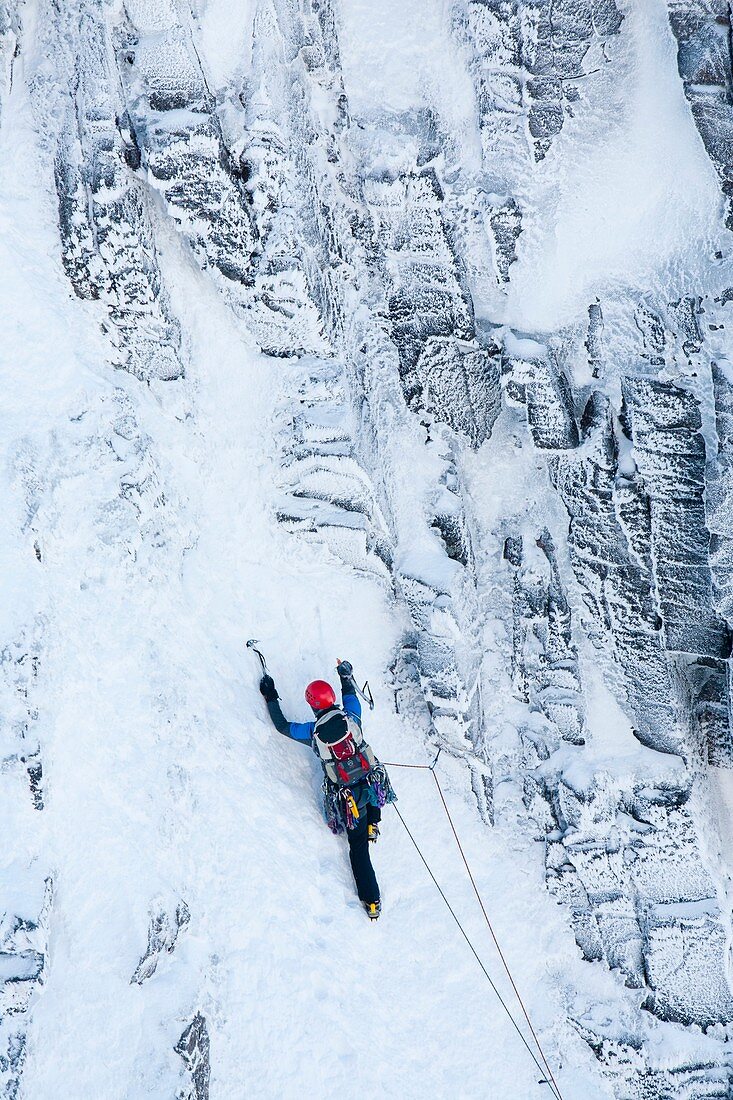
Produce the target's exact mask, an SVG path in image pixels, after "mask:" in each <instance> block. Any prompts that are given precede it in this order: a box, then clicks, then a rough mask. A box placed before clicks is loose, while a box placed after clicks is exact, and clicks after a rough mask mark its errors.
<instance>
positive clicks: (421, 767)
mask: <svg viewBox="0 0 733 1100" xmlns="http://www.w3.org/2000/svg"><path fill="white" fill-rule="evenodd" d="M440 751H441V750H440V749H438V754H437V756H436V757H435V760H433V763H432V764H395V763H386V764H385V766H386V767H388V768H411V769H413V770H415V771H429V772H432V774H433V779H434V780H435V785H436V787H437V788H438V794H439V795H440V800H441V802H442V803H443V809H444V810H445V814H446V817H447V818H448V821H449V822H450V827H451V829H452V831H453V836H454V837H455V841H456V844H457V845H458V850H459V852H460V853H461V858H462V860H463V863H464V864H465V867H466V871H467V872H468V877H469V879H470V880H471V885H472V887H473V891H474V893H475V895H476V897H477V899H478V903H479V905H480V906H481V912H482V913H483V915H484V920H485V921H486V924H487V926H488V929H489V932H490V933H491V938H492V939H493V941H494V944H495V946H496V950H497V951H498V953H499V958H500V959H501V961H502V964H503V966H504V969H505V971H506V974H507V977H508V978H509V982H510V983H511V987H512V989H513V990H514V995H515V996H516V998H517V1001H518V1003H519V1006H520V1008H521V1010H522V1014H523V1016H524V1018H525V1020H526V1021H527V1026H528V1027H529V1030H530V1032H531V1034H532V1038H533V1040H534V1042H535V1045H536V1047H537V1051H538V1053H539V1055H540V1058H541V1059H542V1062H543V1063H544V1068H543V1067H542V1065H540V1063H539V1062H538V1060H537V1057H536V1055H535V1053H534V1051H533V1050H532V1048H531V1046H530V1045H529V1043H528V1042H527V1039H526V1038H525V1036H524V1034H523V1032H522V1030H521V1028H520V1027H519V1025H518V1024H517V1022H516V1020H515V1019H514V1016H513V1015H512V1013H511V1011H510V1010H509V1007H508V1005H507V1004H506V1002H505V1001H504V999H503V997H502V996H501V994H500V993H499V990H498V989H497V988H496V986H495V985H494V982H493V981H492V979H491V976H490V975H489V972H488V971H487V969H486V967H485V966H484V964H483V962H482V961H481V959H480V958H479V956H478V953H477V952H476V949H475V947H474V946H473V944H472V943H471V941H470V939H469V938H468V935H467V933H466V931H465V929H464V927H463V925H462V924H461V922H460V920H459V919H458V917H457V916H456V914H455V912H454V910H453V907H452V906H451V904H450V902H449V901H448V899H447V897H446V896H445V894H444V893H443V890H442V889H441V887H440V884H439V882H438V880H437V879H436V877H435V875H434V874H433V872H432V870H431V869H430V866H429V865H428V862H427V860H426V859H425V856H424V855H423V854H422V852H421V850H420V848H419V846H418V844H417V841H416V840H415V838H414V836H413V835H412V833H411V832H410V830H409V828H408V827H407V823H406V821H405V819H404V818H403V816H402V814H401V813H400V811H399V810H398V809H397V806H396V805H395V807H394V808H395V811H396V813H397V816H398V817H399V819H400V821H401V822H402V824H403V825H404V827H405V831H406V832H407V835H408V836H409V838H410V840H411V841H412V843H413V845H414V846H415V850H416V851H417V854H418V855H419V856H420V859H421V860H422V862H423V863H424V864H425V868H426V870H427V872H428V874H429V875H430V877H431V879H432V880H433V882H434V883H435V885H436V887H437V889H438V892H439V893H440V896H441V897H442V899H443V901H444V902H445V904H446V906H447V907H448V910H449V911H450V914H451V916H452V917H453V920H454V921H455V922H456V924H457V925H458V928H459V929H460V931H461V935H462V936H463V938H464V939H465V941H466V943H467V944H468V946H469V948H470V949H471V952H472V954H473V955H474V957H475V959H476V961H477V962H478V964H479V966H480V967H481V969H482V971H483V972H484V975H485V976H486V979H487V981H488V982H489V985H490V986H491V988H492V989H493V991H494V993H495V994H496V996H497V998H498V999H499V1003H500V1004H501V1006H502V1008H503V1009H504V1011H505V1012H506V1014H507V1016H508V1017H509V1019H510V1020H511V1022H512V1025H513V1027H514V1030H515V1031H516V1032H517V1034H518V1035H519V1038H520V1039H521V1040H522V1042H523V1044H524V1046H525V1047H526V1049H527V1051H528V1052H529V1054H530V1057H531V1058H532V1061H533V1062H534V1064H535V1065H536V1066H537V1069H538V1070H539V1071H540V1073H541V1074H542V1081H541V1084H545V1085H547V1086H548V1087H549V1088H550V1090H551V1091H552V1093H553V1095H554V1096H555V1097H556V1098H557V1100H563V1098H562V1093H561V1092H560V1088H559V1086H558V1084H557V1081H556V1080H555V1077H554V1075H553V1072H552V1069H551V1068H550V1065H549V1063H548V1061H547V1058H546V1057H545V1053H544V1051H543V1049H542V1045H541V1043H540V1041H539V1038H538V1037H537V1032H536V1031H535V1029H534V1027H533V1025H532V1021H531V1019H530V1017H529V1013H528V1011H527V1008H526V1006H525V1004H524V1001H523V1000H522V996H521V994H520V992H519V989H518V988H517V984H516V982H515V981H514V977H513V975H512V972H511V970H510V969H509V964H508V962H507V960H506V957H505V955H504V952H503V951H502V949H501V946H500V944H499V941H498V939H497V937H496V933H495V932H494V929H493V927H492V924H491V921H490V920H489V915H488V913H487V912H486V908H485V906H484V903H483V900H482V898H481V895H480V893H479V891H478V887H477V885H476V880H475V879H474V877H473V874H472V872H471V868H470V866H469V863H468V860H467V859H466V854H465V852H464V851H463V846H462V845H461V842H460V840H459V838H458V833H457V831H456V827H455V825H454V823H453V818H452V817H451V814H450V810H449V809H448V804H447V803H446V801H445V796H444V794H443V789H442V787H441V786H440V781H439V780H438V777H437V775H436V774H435V765H436V764H437V762H438V756H440Z"/></svg>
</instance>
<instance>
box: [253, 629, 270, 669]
mask: <svg viewBox="0 0 733 1100" xmlns="http://www.w3.org/2000/svg"><path fill="white" fill-rule="evenodd" d="M258 644H259V643H258V641H257V639H256V638H250V640H249V641H248V642H247V649H251V650H252V652H253V653H254V654H255V656H257V657H258V658H259V662H260V664H261V665H262V671H263V672H264V674H265V675H266V676H269V675H270V670H269V668H268V667H267V661H266V660H265V657H264V654H263V653H262V651H261V650H260V649H258V648H257V646H258Z"/></svg>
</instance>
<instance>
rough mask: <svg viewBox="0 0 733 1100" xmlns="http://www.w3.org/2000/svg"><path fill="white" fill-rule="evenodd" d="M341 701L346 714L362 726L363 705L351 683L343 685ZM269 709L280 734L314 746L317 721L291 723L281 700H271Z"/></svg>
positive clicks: (268, 704) (268, 705)
mask: <svg viewBox="0 0 733 1100" xmlns="http://www.w3.org/2000/svg"><path fill="white" fill-rule="evenodd" d="M341 701H342V704H343V708H344V710H345V711H346V713H347V714H350V715H351V717H352V718H355V719H356V721H357V722H358V723H359V725H361V703H360V702H359V696H358V695H356V693H355V692H354V690H353V687H352V685H351V684H350V683H348V684H342V685H341ZM267 709H268V711H269V712H270V718H271V719H272V723H273V725H274V726H275V729H276V730H278V732H279V733H282V734H284V735H285V737H292V739H293V741H301V742H302V743H303V744H305V745H310V744H312V742H313V730H314V729H315V726H316V723H315V720H314V721H312V722H289V721H288V720H287V718H286V717H285V715H284V714H283V712H282V710H281V708H280V700H279V699H271V700H269V701H268V703H267Z"/></svg>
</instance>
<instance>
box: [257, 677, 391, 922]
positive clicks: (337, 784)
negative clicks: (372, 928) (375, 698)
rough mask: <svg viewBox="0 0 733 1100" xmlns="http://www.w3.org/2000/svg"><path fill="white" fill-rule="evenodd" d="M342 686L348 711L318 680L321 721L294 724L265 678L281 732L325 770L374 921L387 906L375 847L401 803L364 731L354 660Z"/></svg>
mask: <svg viewBox="0 0 733 1100" xmlns="http://www.w3.org/2000/svg"><path fill="white" fill-rule="evenodd" d="M336 671H337V672H338V675H339V679H340V681H341V700H342V704H343V705H342V706H341V707H339V706H338V705H337V703H336V694H335V692H334V690H333V688H332V687H331V685H330V684H329V683H327V682H326V681H325V680H314V681H313V682H312V683H310V684H308V687H307V688H306V689H305V698H306V702H307V703H308V705H309V706H310V707H311V709H312V711H313V713H314V715H315V718H314V720H313V721H311V722H289V721H288V720H287V718H285V716H284V715H283V712H282V710H281V708H280V702H279V699H280V696H279V695H278V693H277V689H276V687H275V681H274V680H273V678H272V676H270V675H269V674H267V673H265V675H263V677H262V679H261V680H260V692H261V693H262V695H263V696H264V699H265V702H266V703H267V709H268V711H269V712H270V718H271V719H272V722H273V725H274V726H275V728H276V729H277V730H278V731H279V732H280V733H282V734H284V735H285V736H286V737H292V739H293V740H294V741H302V742H303V743H304V744H307V745H310V746H311V747H312V749H313V751H314V752H315V753H317V755H318V756H319V758H320V761H321V765H322V767H323V772H324V778H323V797H324V812H325V815H326V821H327V822H328V826H329V828H330V829H331V831H332V832H334V833H341V832H344V830H345V831H346V835H347V837H348V841H349V856H350V859H351V869H352V871H353V872H354V881H355V882H356V892H357V894H358V895H359V900H360V901H361V903H362V905H363V906H364V908H365V909H366V911H367V914H368V916H369V917H370V919H371V920H376V919H377V918H378V916H379V914H380V912H381V909H382V903H381V900H380V897H379V887H378V885H377V879H376V876H375V874H374V868H373V867H372V861H371V859H370V856H369V843H370V842H372V843H375V842H376V840H377V838H378V836H379V821H380V819H381V807H382V806H384V805H385V804H386V803H388V802H393V801H394V800H395V794H394V791H393V790H392V785H391V784H390V781H389V777H388V775H387V771H386V769H385V767H384V765H383V764H380V762H379V761H378V760H377V759H376V757H375V756H374V753H373V752H372V749H371V748H370V746H369V745H368V744H367V743H366V741H365V740H364V735H363V733H362V730H361V703H360V702H359V697H358V694H357V688H356V684H355V683H354V679H353V668H352V666H351V664H350V662H349V661H338V662H337V666H336Z"/></svg>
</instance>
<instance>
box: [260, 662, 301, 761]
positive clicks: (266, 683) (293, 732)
mask: <svg viewBox="0 0 733 1100" xmlns="http://www.w3.org/2000/svg"><path fill="white" fill-rule="evenodd" d="M260 693H261V694H262V696H263V697H264V700H265V702H266V703H267V710H268V712H269V715H270V718H271V719H272V724H273V726H274V727H275V729H276V730H277V732H278V733H282V734H283V735H284V736H285V737H291V738H292V739H293V741H304V742H305V743H306V744H310V740H311V738H312V737H313V722H289V721H288V720H287V718H286V717H285V715H284V714H283V712H282V708H281V706H280V696H279V695H278V693H277V688H276V687H275V681H274V680H273V678H272V676H267V675H265V676H263V677H262V679H261V680H260Z"/></svg>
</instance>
